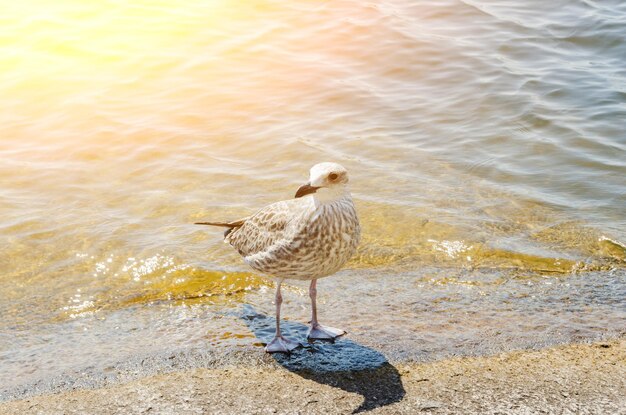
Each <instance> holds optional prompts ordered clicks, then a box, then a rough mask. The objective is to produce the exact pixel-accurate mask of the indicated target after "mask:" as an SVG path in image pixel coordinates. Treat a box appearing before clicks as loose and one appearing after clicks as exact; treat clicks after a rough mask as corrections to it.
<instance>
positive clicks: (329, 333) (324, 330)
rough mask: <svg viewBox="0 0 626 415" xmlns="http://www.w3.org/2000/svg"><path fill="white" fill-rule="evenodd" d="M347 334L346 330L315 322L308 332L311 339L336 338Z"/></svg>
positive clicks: (308, 337)
mask: <svg viewBox="0 0 626 415" xmlns="http://www.w3.org/2000/svg"><path fill="white" fill-rule="evenodd" d="M344 334H346V331H345V330H341V329H336V328H334V327H326V326H322V325H321V324H313V325H311V327H310V328H309V332H308V333H307V334H306V337H307V339H309V340H329V341H332V340H335V339H336V338H337V337H339V336H343V335H344Z"/></svg>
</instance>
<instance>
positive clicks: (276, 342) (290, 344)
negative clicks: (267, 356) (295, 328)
mask: <svg viewBox="0 0 626 415" xmlns="http://www.w3.org/2000/svg"><path fill="white" fill-rule="evenodd" d="M298 347H302V344H300V343H299V342H295V341H293V340H289V339H287V338H285V337H283V336H276V337H274V339H273V340H272V341H271V342H269V343H268V344H267V346H265V351H266V352H268V353H291V352H292V351H293V350H295V349H297V348H298Z"/></svg>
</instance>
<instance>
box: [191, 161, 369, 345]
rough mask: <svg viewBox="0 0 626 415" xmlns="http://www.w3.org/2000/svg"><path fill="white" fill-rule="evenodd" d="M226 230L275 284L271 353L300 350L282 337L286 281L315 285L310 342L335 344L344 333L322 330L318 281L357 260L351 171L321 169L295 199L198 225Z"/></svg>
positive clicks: (325, 166)
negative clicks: (281, 289)
mask: <svg viewBox="0 0 626 415" xmlns="http://www.w3.org/2000/svg"><path fill="white" fill-rule="evenodd" d="M196 224H197V225H211V226H221V227H225V228H228V229H226V231H225V232H224V242H226V243H228V244H230V245H231V246H232V247H233V248H235V249H236V250H237V251H238V252H239V254H240V255H241V256H242V257H243V260H244V262H245V263H246V264H248V265H249V266H250V267H252V268H253V269H254V270H256V271H258V272H260V273H262V274H265V275H267V276H270V277H272V278H274V279H275V280H276V297H275V303H276V334H275V336H274V339H273V340H272V341H271V342H270V343H268V344H267V346H266V347H265V351H266V352H269V353H290V352H291V351H293V350H294V349H296V348H298V347H301V346H302V344H300V343H299V342H297V341H293V340H291V339H288V338H286V337H284V336H283V335H282V334H281V332H280V306H281V304H282V302H283V297H282V295H281V292H280V287H281V284H282V283H283V281H284V280H285V279H295V280H303V281H311V283H310V286H309V297H310V298H311V322H310V323H311V325H310V327H309V330H308V332H307V339H309V340H331V341H332V340H334V339H335V338H337V337H339V336H342V335H344V334H346V332H345V331H344V330H341V329H336V328H333V327H327V326H322V325H321V324H319V322H318V320H317V303H316V298H317V280H318V279H319V278H322V277H327V276H330V275H332V274H334V273H335V272H337V271H339V269H340V268H341V267H342V266H343V265H344V264H345V263H346V262H347V261H348V260H349V259H350V257H352V255H354V253H355V252H356V249H357V246H358V244H359V240H360V235H361V226H360V225H359V219H358V217H357V213H356V210H355V208H354V203H353V201H352V196H351V195H350V191H349V189H348V171H347V170H346V169H345V168H344V167H343V166H341V165H339V164H337V163H328V162H326V163H319V164H316V165H315V166H313V167H312V168H311V170H310V175H309V182H308V183H306V184H305V185H303V186H300V188H299V189H298V191H297V192H296V195H295V198H294V199H290V200H284V201H280V202H276V203H272V204H271V205H268V206H266V207H264V208H263V209H261V210H259V211H258V212H256V213H255V214H253V215H251V216H248V217H246V218H243V219H239V220H236V221H232V222H196Z"/></svg>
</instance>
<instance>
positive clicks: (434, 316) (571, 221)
mask: <svg viewBox="0 0 626 415" xmlns="http://www.w3.org/2000/svg"><path fill="white" fill-rule="evenodd" d="M412 3H413V2H400V1H391V0H388V1H376V2H369V3H366V2H359V1H333V2H317V1H295V2H288V3H279V2H271V1H268V2H261V1H247V2H229V1H218V0H215V1H211V2H201V1H197V2H186V3H185V4H180V3H178V2H173V1H168V0H163V1H161V2H152V1H151V2H147V1H146V2H140V1H138V2H133V3H132V4H128V3H126V2H115V1H109V2H88V3H86V2H73V1H69V0H64V1H56V2H51V1H45V0H40V1H38V2H36V3H32V2H30V3H29V4H28V5H21V4H18V3H15V4H7V5H5V6H3V12H2V14H1V16H0V23H1V24H0V50H1V52H2V53H1V54H0V69H1V71H0V73H1V74H2V75H0V91H2V94H0V107H1V108H2V111H0V125H2V134H1V135H0V242H1V246H2V250H1V251H0V271H1V272H0V283H1V284H0V315H1V316H2V318H1V319H0V379H2V385H0V386H3V388H2V389H3V390H9V389H11V388H15V387H16V386H19V385H26V384H31V383H33V382H36V381H38V380H40V379H47V378H53V377H55V376H60V375H62V374H64V373H68V372H70V371H78V372H80V371H82V370H86V369H85V368H92V369H93V370H94V371H96V372H97V371H102V370H104V369H105V368H107V367H111V365H113V366H115V365H116V364H118V363H119V362H124V361H126V360H128V359H131V358H132V357H133V356H147V355H149V354H151V353H152V354H158V353H164V352H167V350H210V351H211V352H215V353H221V352H222V351H223V352H224V353H227V352H228V351H229V350H233V348H235V349H237V348H243V349H245V350H247V349H246V348H248V347H250V348H251V350H252V353H261V344H260V343H261V341H262V340H263V339H259V338H257V335H258V333H257V334H255V333H253V332H252V331H251V330H250V328H249V327H248V326H246V324H245V319H243V318H242V314H241V313H242V312H243V311H242V310H243V307H244V305H246V304H247V305H252V306H254V307H255V308H256V309H258V310H260V312H262V313H265V314H271V313H272V309H273V306H272V304H271V299H272V295H273V294H272V290H273V289H272V286H271V283H269V282H267V281H266V280H264V279H263V278H261V277H260V276H258V275H253V274H252V273H251V272H250V270H249V269H247V268H246V267H245V266H244V265H243V264H242V262H241V260H240V259H239V257H238V256H237V255H236V253H235V252H234V251H233V250H232V249H230V248H229V247H228V246H226V245H225V244H222V243H221V232H219V231H218V230H211V229H207V228H205V227H202V228H201V227H197V226H193V225H192V223H193V222H194V221H197V220H210V219H217V220H221V219H236V218H238V217H241V216H244V215H247V214H249V213H251V212H253V211H254V210H255V209H257V208H258V207H261V206H263V205H265V204H267V203H271V202H273V201H276V200H280V199H284V198H289V197H292V195H293V193H294V192H295V189H296V188H297V187H298V186H299V185H300V184H302V183H303V182H304V181H305V180H306V176H307V171H308V168H309V167H310V166H311V165H313V164H315V163H316V162H319V161H326V160H332V161H338V162H340V163H342V164H343V165H345V166H346V167H347V168H348V169H349V170H350V172H351V177H352V189H353V194H354V197H355V200H356V203H357V208H358V210H359V213H360V216H361V221H362V224H363V231H364V235H363V242H362V244H361V247H360V250H359V252H358V254H357V256H356V257H355V258H354V260H353V261H352V262H351V263H350V264H349V266H348V269H347V270H346V271H344V272H343V273H342V274H341V275H342V276H341V277H337V278H331V279H328V280H324V281H323V282H321V283H320V295H321V296H322V303H323V304H322V305H321V307H320V308H321V309H320V313H321V316H322V318H323V319H325V320H331V321H330V322H329V323H332V325H335V326H338V327H342V328H345V329H347V330H348V331H349V332H350V339H351V341H354V342H356V344H360V345H362V346H363V347H368V348H371V349H372V350H377V351H378V352H380V353H382V354H383V355H385V356H387V358H389V359H391V360H394V359H395V360H429V359H435V358H439V357H443V356H448V355H451V354H473V353H491V352H496V351H499V350H506V349H509V348H516V347H534V346H540V345H545V344H553V343H557V342H570V341H580V340H586V339H596V338H603V337H611V336H617V335H620V334H623V333H624V321H625V320H624V319H625V318H626V302H625V300H624V298H626V283H625V277H626V266H625V265H626V248H625V243H626V242H625V241H626V214H625V207H626V180H625V179H624V177H626V133H625V131H626V69H624V65H623V62H624V57H626V43H624V42H623V38H624V33H626V5H625V4H624V3H623V2H620V1H608V0H607V1H593V2H592V1H574V2H572V1H559V2H540V1H531V2H528V1H525V2H516V3H512V2H509V1H495V2H494V1H490V2H487V1H456V0H454V1H453V0H450V1H437V2H419V3H418V4H412ZM286 301H287V302H286V304H285V312H284V313H283V314H284V315H285V317H287V318H289V319H292V320H294V321H296V320H297V321H301V322H305V321H307V315H308V314H307V313H308V310H307V296H306V287H305V286H302V285H293V286H291V287H289V288H288V290H287V294H286ZM78 372H77V373H78Z"/></svg>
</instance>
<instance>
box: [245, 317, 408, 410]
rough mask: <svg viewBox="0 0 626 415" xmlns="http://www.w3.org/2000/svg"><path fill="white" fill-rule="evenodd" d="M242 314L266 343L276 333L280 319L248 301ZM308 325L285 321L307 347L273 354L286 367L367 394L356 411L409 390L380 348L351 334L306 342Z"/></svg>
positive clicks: (398, 397)
mask: <svg viewBox="0 0 626 415" xmlns="http://www.w3.org/2000/svg"><path fill="white" fill-rule="evenodd" d="M241 318H242V319H243V320H244V321H245V322H246V325H247V326H248V327H249V328H250V330H251V331H252V332H253V333H254V335H255V336H256V337H257V338H258V339H259V340H260V341H262V342H263V343H267V342H269V341H270V340H272V338H273V337H274V329H275V324H276V319H275V318H273V317H270V316H268V315H265V314H261V313H258V312H257V311H256V310H255V309H254V308H253V307H252V306H250V305H244V308H243V312H242V314H241ZM307 329H308V326H306V325H304V324H301V323H295V322H291V321H285V320H282V321H281V331H282V332H283V335H284V336H286V337H288V338H290V339H293V340H297V341H300V342H302V343H303V344H304V346H305V347H303V348H300V349H297V350H295V351H293V352H292V353H290V354H283V353H275V354H273V355H272V357H273V358H274V359H275V360H276V362H278V364H280V365H281V366H282V367H284V368H285V369H287V370H289V371H290V372H293V373H295V374H297V375H299V376H302V377H303V378H305V379H310V380H313V381H315V382H318V383H321V384H325V385H330V386H333V387H336V388H340V389H342V390H344V391H346V392H352V393H358V394H359V395H361V396H363V403H362V404H361V405H360V406H359V407H358V408H356V409H355V410H354V411H353V413H355V414H356V413H360V412H365V411H369V410H372V409H374V408H378V407H381V406H386V405H390V404H392V403H395V402H400V401H401V400H402V399H403V398H404V395H405V394H406V392H405V390H404V386H403V385H402V380H401V377H400V374H399V373H398V370H397V369H396V368H395V367H394V366H393V365H391V364H390V363H389V362H388V361H387V358H385V356H384V355H383V354H381V353H380V352H378V351H376V350H373V349H370V348H368V347H365V346H362V345H360V344H358V343H356V342H354V341H352V340H350V339H349V338H345V337H342V338H339V339H337V340H336V341H335V342H334V343H330V342H315V343H313V344H310V343H307V342H306V332H307Z"/></svg>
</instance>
